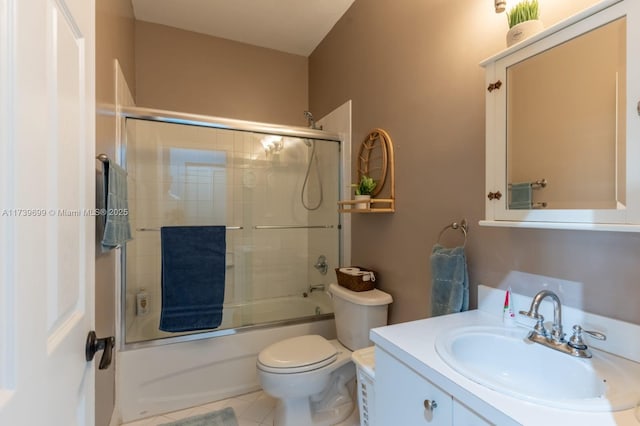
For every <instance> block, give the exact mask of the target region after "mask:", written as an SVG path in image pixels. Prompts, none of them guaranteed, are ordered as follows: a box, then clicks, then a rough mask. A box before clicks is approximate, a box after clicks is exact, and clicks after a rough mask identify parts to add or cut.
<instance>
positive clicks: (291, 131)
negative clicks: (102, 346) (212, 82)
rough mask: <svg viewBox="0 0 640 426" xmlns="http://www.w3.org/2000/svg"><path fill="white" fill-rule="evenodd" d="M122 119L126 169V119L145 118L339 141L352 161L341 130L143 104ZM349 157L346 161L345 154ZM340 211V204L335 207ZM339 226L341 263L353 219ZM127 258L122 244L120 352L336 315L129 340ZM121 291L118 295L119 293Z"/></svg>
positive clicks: (127, 110) (122, 112)
mask: <svg viewBox="0 0 640 426" xmlns="http://www.w3.org/2000/svg"><path fill="white" fill-rule="evenodd" d="M119 112H120V118H121V119H122V121H121V123H122V130H121V135H122V139H123V141H122V142H124V143H122V144H121V145H122V146H121V151H120V155H121V161H122V163H121V164H122V165H123V166H124V168H125V169H126V167H127V155H126V152H127V148H126V146H127V144H126V138H127V132H126V119H129V118H130V119H135V120H145V121H154V122H160V123H170V124H181V125H187V126H198V127H208V128H214V129H225V130H236V131H242V132H252V133H260V134H269V135H277V136H287V137H292V138H308V139H315V140H322V141H329V142H337V143H338V146H339V148H338V149H339V153H340V160H339V161H340V165H341V166H343V165H344V164H350V157H351V152H350V149H343V148H344V147H343V142H344V140H343V138H342V137H341V135H340V134H339V133H334V132H329V131H325V130H318V129H312V128H307V127H297V126H284V125H279V124H270V123H263V122H258V121H246V120H237V119H231V118H224V117H214V116H207V115H200V114H189V113H182V112H176V111H167V110H159V109H152V108H143V107H132V106H121V107H120V111H119ZM345 155H346V156H347V157H348V158H347V159H346V160H348V161H345V158H344V156H345ZM343 168H344V167H339V172H340V175H339V177H338V181H339V194H338V195H339V198H340V199H343V198H344V197H348V196H349V194H348V193H345V192H346V190H345V185H344V182H343V180H344V178H345V175H347V176H348V175H350V170H349V171H347V172H345V170H343ZM336 210H337V206H336ZM338 229H339V230H340V237H339V239H340V241H339V244H338V245H339V254H338V257H339V259H340V264H341V265H344V264H347V263H349V259H350V253H346V250H344V239H345V238H349V237H350V234H351V221H349V220H344V216H343V214H338ZM126 257H127V249H126V245H123V246H122V248H121V250H120V259H119V263H120V265H119V268H117V269H118V271H117V272H118V273H117V275H118V276H119V278H120V282H119V285H118V286H117V296H116V299H118V300H119V304H120V306H119V307H118V308H117V309H116V312H117V317H118V318H117V321H119V324H118V325H117V328H118V332H119V333H120V336H119V338H118V339H117V341H118V342H119V344H118V347H119V350H120V351H123V350H134V349H140V348H145V347H153V346H161V345H167V344H173V343H180V342H187V341H191V340H198V339H206V338H211V337H219V336H227V335H231V334H236V333H238V332H244V331H250V330H256V329H261V328H268V327H273V326H274V325H277V326H284V325H292V324H300V323H305V322H312V321H322V320H327V319H332V318H333V313H329V314H322V315H319V316H316V317H305V318H293V319H289V320H282V321H277V322H267V323H262V324H255V325H248V326H242V327H240V328H229V329H223V330H212V331H206V332H201V333H193V334H186V335H180V336H176V337H165V338H161V339H153V340H147V341H142V342H132V343H126V341H125V340H126V339H125V336H126V321H125V320H124V315H125V311H126V309H124V308H125V303H126V292H125V291H124V290H125V289H124V288H123V287H124V286H125V285H126V272H127V268H126V263H127V261H126ZM118 293H119V294H118Z"/></svg>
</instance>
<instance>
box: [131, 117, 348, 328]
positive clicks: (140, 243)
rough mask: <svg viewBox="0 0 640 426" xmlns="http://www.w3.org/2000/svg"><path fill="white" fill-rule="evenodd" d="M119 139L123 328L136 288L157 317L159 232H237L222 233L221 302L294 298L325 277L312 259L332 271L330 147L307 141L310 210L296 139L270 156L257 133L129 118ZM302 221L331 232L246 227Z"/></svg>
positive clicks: (333, 150) (334, 191)
mask: <svg viewBox="0 0 640 426" xmlns="http://www.w3.org/2000/svg"><path fill="white" fill-rule="evenodd" d="M127 138H128V140H129V141H131V140H135V142H134V143H130V144H129V150H132V149H134V150H135V154H133V155H129V157H128V160H129V161H128V164H127V167H128V169H129V186H130V188H131V193H130V208H131V210H132V215H131V219H132V224H131V226H132V228H133V230H134V242H133V243H131V244H129V245H128V247H127V262H126V264H127V265H126V268H127V289H126V294H127V297H126V299H127V307H126V327H127V329H129V327H130V326H131V324H132V321H133V320H134V319H135V318H136V312H135V295H136V293H138V292H139V291H141V290H142V289H144V290H146V292H147V293H148V295H149V303H150V309H151V312H150V313H149V315H153V314H155V315H157V313H158V312H159V310H160V302H161V293H160V271H161V267H160V258H161V257H160V232H159V231H158V228H160V227H161V226H171V225H226V226H228V227H242V229H241V230H228V231H227V271H226V282H225V286H226V287H225V304H227V305H233V304H237V303H244V302H246V301H251V300H258V299H266V298H273V297H280V296H290V295H300V294H301V293H302V292H304V291H307V289H308V287H309V284H312V283H319V282H323V280H326V279H325V278H324V277H323V276H320V274H318V272H317V271H316V270H315V269H314V268H313V267H312V265H313V263H315V261H316V259H317V257H318V255H320V254H325V255H326V256H327V257H328V258H329V259H330V261H331V263H332V266H334V265H337V259H338V237H339V230H338V227H337V225H338V215H337V213H336V201H337V196H338V178H339V177H338V176H339V174H338V166H339V161H338V156H339V154H338V146H337V143H335V142H326V141H318V142H316V150H317V153H318V158H319V164H318V166H317V168H316V165H315V164H312V167H311V169H310V172H309V177H308V182H307V186H306V190H305V192H304V198H305V200H306V201H307V205H311V206H315V205H316V204H317V201H318V200H319V198H318V196H319V189H318V188H319V185H318V176H319V175H320V176H322V185H323V201H322V204H321V205H320V207H319V208H318V209H317V210H315V211H313V212H309V211H308V210H306V209H305V208H304V207H303V206H302V202H301V191H302V187H303V182H304V178H305V174H306V171H307V167H308V158H309V154H310V152H311V151H310V150H311V147H309V146H308V144H305V143H304V142H303V141H302V140H301V139H296V138H284V139H283V147H282V150H281V151H280V152H279V153H269V152H267V151H266V150H265V148H264V146H263V143H262V141H263V140H264V138H265V135H262V134H257V133H251V132H241V131H232V130H223V129H213V128H205V127H196V126H187V125H178V124H169V123H160V122H150V121H142V120H134V119H128V122H127ZM318 172H320V173H319V174H318ZM310 221H313V223H310ZM310 224H322V225H325V224H328V225H334V228H332V229H326V230H324V229H319V230H309V229H286V230H271V229H254V227H255V226H270V225H294V226H296V225H298V226H299V225H310ZM143 229H146V230H143ZM310 239H314V242H313V243H312V244H310ZM310 246H311V247H313V249H312V250H311V249H310ZM311 251H313V253H311Z"/></svg>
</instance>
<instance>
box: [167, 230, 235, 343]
mask: <svg viewBox="0 0 640 426" xmlns="http://www.w3.org/2000/svg"><path fill="white" fill-rule="evenodd" d="M160 238H161V247H162V311H161V313H160V330H164V331H171V332H176V331H193V330H205V329H210V328H216V327H218V326H219V325H220V323H221V322H222V304H223V302H224V279H225V271H226V267H225V253H226V228H225V227H224V226H169V227H166V226H165V227H162V228H161V230H160Z"/></svg>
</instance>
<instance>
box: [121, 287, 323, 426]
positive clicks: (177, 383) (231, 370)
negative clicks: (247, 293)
mask: <svg viewBox="0 0 640 426" xmlns="http://www.w3.org/2000/svg"><path fill="white" fill-rule="evenodd" d="M321 294H322V293H320V292H318V293H316V292H314V294H312V297H309V298H303V297H288V298H277V299H267V300H261V301H257V302H254V303H253V304H252V306H248V305H247V304H243V305H237V306H235V307H234V309H235V310H234V312H233V314H232V315H227V317H228V318H235V319H236V320H242V324H247V323H264V322H271V321H276V322H277V321H281V320H283V319H285V318H283V312H291V309H292V307H293V308H294V309H295V310H299V311H300V312H299V314H300V315H299V316H301V317H308V319H309V322H304V323H300V324H293V325H283V326H273V327H262V328H254V329H250V330H248V331H242V330H241V329H240V330H239V331H237V332H235V331H233V329H231V330H229V331H228V332H229V333H230V334H228V335H222V336H217V337H204V336H207V335H211V333H208V334H204V335H202V334H201V335H193V334H192V335H189V336H181V337H179V338H178V340H179V339H181V338H182V339H191V340H186V341H179V342H175V340H176V339H164V340H156V341H153V342H150V343H142V344H136V345H129V347H125V348H124V349H122V350H120V351H119V352H118V353H117V360H116V371H117V388H116V399H117V409H118V410H119V413H120V416H121V420H122V421H123V422H130V421H133V420H137V419H140V418H143V417H149V416H154V415H157V414H161V413H166V412H169V411H174V410H179V409H183V408H188V407H192V406H195V405H201V404H204V403H207V402H211V401H217V400H220V399H224V398H228V397H231V396H235V395H241V394H243V393H246V392H251V391H254V390H257V389H259V388H260V386H259V384H258V378H257V374H256V368H255V364H256V359H257V355H258V353H259V352H260V351H261V350H262V349H263V348H264V347H266V346H268V345H270V344H271V343H274V342H277V341H279V340H282V339H285V338H288V337H293V336H301V335H304V334H319V335H321V336H324V337H326V338H327V339H335V323H334V320H333V319H322V320H315V321H314V319H315V318H317V317H315V313H316V308H317V307H320V311H321V312H320V313H321V314H324V313H326V312H327V311H326V309H327V308H330V306H331V305H330V302H329V301H328V299H325V298H324V297H323V296H324V294H322V295H321ZM327 303H329V304H328V305H327ZM284 306H286V310H285V309H284ZM329 312H331V311H330V310H329ZM247 316H250V318H248V317H247ZM286 318H287V319H288V318H291V315H289V314H286ZM140 327H141V328H140V330H139V331H142V327H154V328H155V329H157V320H156V319H153V318H149V319H148V320H147V321H146V323H145V324H144V325H141V326H140ZM227 328H228V327H227ZM146 331H149V330H146ZM158 333H161V334H159V336H158V337H161V336H162V337H165V336H167V335H170V336H175V335H176V334H175V333H165V332H162V331H158ZM203 337H204V338H203ZM169 342H172V343H169ZM173 342H175V343H173Z"/></svg>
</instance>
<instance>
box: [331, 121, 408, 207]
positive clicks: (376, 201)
mask: <svg viewBox="0 0 640 426" xmlns="http://www.w3.org/2000/svg"><path fill="white" fill-rule="evenodd" d="M357 161H358V164H357V168H358V182H359V181H360V179H361V178H362V176H369V177H372V178H373V179H375V181H376V182H377V183H378V185H377V187H376V188H375V190H374V192H373V193H372V198H371V200H370V201H369V203H370V204H369V208H368V209H357V208H355V205H356V204H360V203H363V201H361V200H346V201H338V212H339V213H393V212H395V211H396V202H395V170H394V157H393V143H392V142H391V137H390V136H389V134H388V133H387V132H385V131H384V130H382V129H373V130H372V131H371V132H370V133H369V134H368V135H367V137H366V138H365V139H364V141H363V142H362V144H361V145H360V152H359V153H358V159H357ZM387 177H388V178H389V179H388V180H387ZM383 190H384V192H386V193H387V194H388V196H387V197H386V198H373V197H375V196H376V195H378V194H379V193H380V192H381V191H383Z"/></svg>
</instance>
